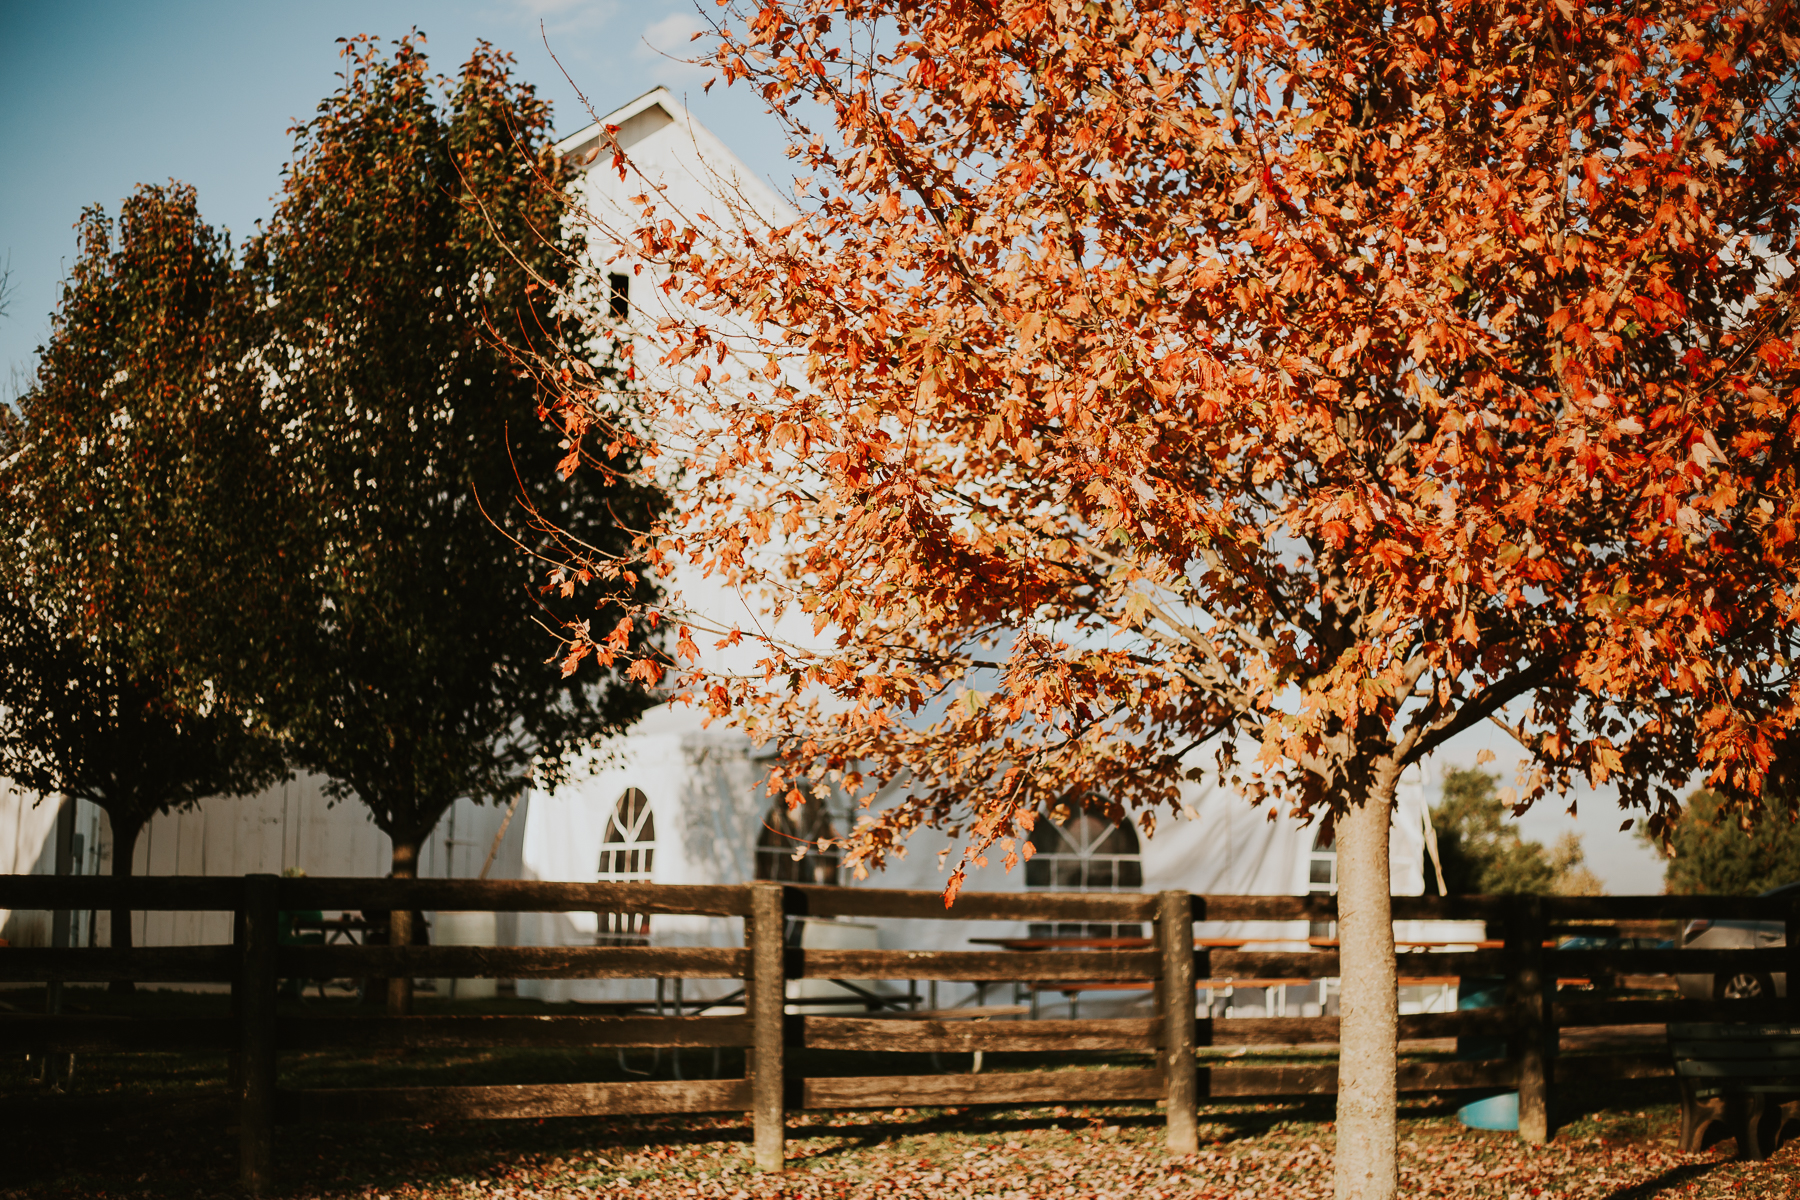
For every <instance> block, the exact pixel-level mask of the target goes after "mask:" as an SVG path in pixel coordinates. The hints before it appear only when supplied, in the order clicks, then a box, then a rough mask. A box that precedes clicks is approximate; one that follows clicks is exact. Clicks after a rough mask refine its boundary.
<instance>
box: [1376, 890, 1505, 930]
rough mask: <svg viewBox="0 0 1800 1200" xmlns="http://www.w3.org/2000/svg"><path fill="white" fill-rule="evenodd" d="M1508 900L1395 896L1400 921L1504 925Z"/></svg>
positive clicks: (1482, 897)
mask: <svg viewBox="0 0 1800 1200" xmlns="http://www.w3.org/2000/svg"><path fill="white" fill-rule="evenodd" d="M1506 904H1507V897H1505V896H1395V897H1394V900H1393V905H1394V920H1396V921H1491V922H1496V923H1500V924H1504V923H1505V920H1506Z"/></svg>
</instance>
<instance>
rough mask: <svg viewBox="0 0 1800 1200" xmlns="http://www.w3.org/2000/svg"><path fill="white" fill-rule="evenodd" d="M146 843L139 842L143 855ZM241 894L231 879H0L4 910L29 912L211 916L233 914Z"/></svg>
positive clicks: (240, 882) (241, 885)
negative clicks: (109, 911)
mask: <svg viewBox="0 0 1800 1200" xmlns="http://www.w3.org/2000/svg"><path fill="white" fill-rule="evenodd" d="M146 840H147V839H140V840H139V842H138V848H139V850H142V849H143V847H144V845H145V841H146ZM243 893H244V881H243V880H242V879H240V878H237V877H235V876H229V875H226V876H220V875H162V876H156V875H148V876H142V877H131V878H114V877H113V876H111V875H0V908H8V909H23V910H26V911H28V912H54V911H55V910H57V909H84V910H85V909H101V910H107V909H114V908H124V909H131V910H132V911H134V912H210V911H218V910H231V909H235V908H236V907H237V906H238V902H239V900H240V899H241V898H242V897H243Z"/></svg>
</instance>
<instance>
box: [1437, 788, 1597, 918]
mask: <svg viewBox="0 0 1800 1200" xmlns="http://www.w3.org/2000/svg"><path fill="white" fill-rule="evenodd" d="M1499 783H1500V778H1499V776H1497V775H1493V774H1490V773H1489V772H1486V771H1483V770H1480V769H1479V768H1456V769H1453V770H1450V771H1447V772H1445V774H1444V780H1443V796H1442V798H1441V799H1440V800H1439V802H1438V803H1437V804H1435V805H1433V806H1432V809H1431V822H1432V826H1433V828H1434V829H1435V830H1436V835H1437V853H1438V861H1439V862H1440V863H1441V864H1442V867H1443V872H1444V888H1445V890H1444V893H1443V894H1445V895H1451V896H1516V895H1538V896H1545V895H1563V896H1594V895H1599V894H1600V893H1601V890H1602V889H1601V885H1600V880H1599V878H1598V877H1597V876H1595V874H1594V873H1593V872H1592V871H1591V870H1589V869H1588V867H1587V856H1586V854H1585V852H1584V851H1583V850H1582V848H1581V837H1580V835H1579V834H1576V833H1573V832H1570V833H1565V834H1563V835H1562V837H1561V838H1559V839H1558V840H1557V842H1556V845H1555V846H1554V847H1552V848H1551V849H1549V850H1546V849H1545V848H1544V846H1543V844H1542V843H1540V842H1534V841H1531V840H1530V839H1528V838H1526V837H1524V836H1523V835H1522V834H1520V832H1519V830H1518V827H1517V826H1516V825H1513V824H1512V823H1511V822H1509V821H1508V820H1507V819H1506V818H1507V816H1508V815H1509V814H1510V810H1509V809H1508V807H1507V805H1506V804H1505V802H1503V801H1502V800H1501V799H1500V796H1499ZM1427 885H1428V886H1427V890H1430V891H1435V890H1436V881H1435V880H1434V879H1430V878H1428V879H1427Z"/></svg>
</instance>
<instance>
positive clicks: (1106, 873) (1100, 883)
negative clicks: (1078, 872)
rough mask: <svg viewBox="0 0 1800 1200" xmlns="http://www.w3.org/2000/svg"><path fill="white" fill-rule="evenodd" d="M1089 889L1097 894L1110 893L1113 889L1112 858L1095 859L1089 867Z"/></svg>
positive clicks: (1089, 861)
mask: <svg viewBox="0 0 1800 1200" xmlns="http://www.w3.org/2000/svg"><path fill="white" fill-rule="evenodd" d="M1087 868H1088V870H1087V885H1088V888H1089V889H1090V890H1092V891H1096V892H1110V891H1112V889H1113V860H1112V859H1110V858H1094V859H1089V860H1088V865H1087Z"/></svg>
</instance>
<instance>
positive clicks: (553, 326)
mask: <svg viewBox="0 0 1800 1200" xmlns="http://www.w3.org/2000/svg"><path fill="white" fill-rule="evenodd" d="M420 40H422V39H407V40H403V41H401V42H398V43H396V44H395V46H394V48H393V52H392V53H391V55H384V54H383V53H382V52H381V51H380V50H379V48H377V47H376V46H375V45H374V44H372V43H370V42H368V41H363V40H358V41H353V42H351V43H349V44H348V45H347V46H346V48H345V54H344V66H345V72H344V76H343V78H344V82H343V85H342V86H341V87H340V88H339V90H338V91H337V92H335V93H334V94H332V95H331V96H330V97H328V98H327V99H326V100H325V101H324V102H323V103H322V104H321V105H320V107H319V111H318V115H317V116H316V117H314V119H313V120H312V121H311V122H309V123H307V124H306V125H304V126H302V127H300V128H299V129H298V130H297V144H296V148H295V160H294V162H293V163H292V164H291V166H290V167H289V168H288V172H287V179H286V184H285V187H284V190H283V192H282V195H281V197H280V200H279V206H278V209H277V212H276V214H275V217H274V219H273V222H272V223H271V225H270V227H269V228H268V230H267V231H266V232H264V233H263V234H261V235H260V236H259V237H258V238H257V239H256V240H255V241H254V242H253V243H252V244H251V245H250V247H249V249H248V252H247V256H246V268H247V270H248V272H249V274H250V275H251V277H252V278H253V279H254V280H255V285H256V288H257V290H258V292H259V293H260V295H261V296H262V297H264V303H263V304H262V305H260V306H259V307H258V308H257V310H256V312H257V325H256V328H255V330H254V334H253V337H254V340H255V342H256V343H257V344H258V345H259V346H260V347H261V351H260V355H261V362H262V365H263V367H264V368H265V369H266V370H267V372H268V374H269V381H270V382H269V384H268V396H269V403H270V405H271V407H272V409H273V410H274V411H275V412H277V413H278V414H279V415H280V419H281V421H282V423H283V426H284V428H286V429H288V430H290V431H294V440H293V441H292V443H291V447H290V458H289V460H288V461H287V462H285V463H284V464H283V466H282V472H283V477H284V479H285V480H286V482H287V486H288V489H289V491H290V493H291V495H292V496H293V497H295V498H296V502H295V503H294V504H293V505H292V506H291V509H290V511H294V512H298V513H299V514H300V515H299V517H298V518H297V519H295V520H294V521H292V522H291V523H290V522H289V521H287V520H285V519H284V520H283V521H281V522H279V523H278V524H280V525H281V526H282V528H283V529H284V533H283V552H284V553H285V554H287V555H288V556H290V561H292V562H294V563H295V564H297V569H296V571H295V572H294V574H293V577H294V580H295V585H294V586H293V587H292V588H290V589H289V590H288V591H287V592H286V593H285V594H284V595H283V596H282V598H281V605H282V606H283V615H282V617H281V619H280V620H278V621H275V622H271V623H270V625H269V627H268V638H267V641H266V644H265V649H264V651H263V653H262V654H261V656H260V657H261V661H262V664H263V665H262V666H261V667H260V668H259V670H258V671H256V672H252V673H250V674H249V677H248V678H246V680H245V681H244V686H246V687H248V688H250V689H252V690H254V692H255V693H256V695H257V697H258V701H259V703H260V704H261V705H262V706H263V707H264V708H265V709H266V710H267V711H269V712H270V713H271V714H272V715H273V717H274V718H275V720H276V721H277V723H278V724H279V725H280V727H281V728H282V729H283V730H284V731H285V734H286V736H287V738H288V740H289V745H290V747H291V752H292V754H293V756H294V759H295V761H296V763H297V764H299V765H301V766H304V767H307V768H309V769H312V770H316V771H318V772H320V773H322V774H325V775H327V776H329V777H330V779H331V780H332V784H331V787H332V789H333V790H334V791H335V792H336V794H338V795H340V796H349V795H351V794H354V795H355V796H356V797H357V798H358V799H360V800H361V801H362V802H363V803H365V804H367V805H368V807H369V809H370V811H371V813H372V814H373V816H374V819H375V822H376V824H377V825H378V826H379V827H380V828H381V829H382V830H383V831H385V832H386V833H387V834H388V835H389V836H390V837H391V838H392V839H393V841H394V845H395V860H394V868H395V871H396V872H397V873H402V874H405V873H410V872H411V870H412V855H413V854H414V852H415V851H416V848H417V846H418V844H419V842H420V841H421V840H422V839H423V838H424V837H425V836H426V835H427V834H428V833H429V832H430V830H431V828H432V826H433V825H434V824H435V823H436V822H437V820H438V817H439V816H440V815H441V814H442V813H443V811H444V810H445V808H446V807H447V806H448V805H449V804H450V803H451V802H452V801H454V800H455V799H456V798H457V797H459V796H474V797H476V798H478V799H489V798H496V797H501V796H504V795H507V794H510V793H512V792H515V791H516V790H517V789H518V788H520V787H521V786H523V785H524V783H525V782H526V781H527V779H536V780H538V781H539V782H553V781H554V779H555V778H556V777H557V775H558V773H559V772H560V771H561V769H562V765H561V764H562V761H563V759H564V758H565V756H566V755H568V754H569V753H570V752H571V751H573V750H575V749H576V748H578V747H579V746H580V745H582V744H583V743H585V742H587V741H589V740H591V739H593V738H595V737H598V736H601V735H605V734H609V733H614V732H617V731H619V730H621V729H622V728H624V727H625V726H626V725H627V724H628V723H629V722H630V721H632V720H633V719H635V718H636V717H637V716H638V714H639V713H640V712H641V711H642V710H643V709H644V708H645V707H647V706H648V705H649V704H650V703H651V702H652V700H651V698H650V697H649V696H648V695H647V694H646V693H645V692H644V691H643V690H642V689H641V688H640V687H639V686H638V685H637V684H636V683H635V682H633V681H630V680H627V679H624V678H621V677H620V676H619V675H618V674H613V673H602V672H601V670H600V668H598V667H591V668H590V671H589V672H577V673H575V674H573V675H571V676H569V677H567V678H565V677H563V676H562V674H561V673H560V672H559V670H558V668H557V667H556V666H555V665H552V664H549V663H547V662H546V659H547V658H548V657H549V656H550V653H551V651H552V650H553V648H554V643H553V641H552V640H551V639H550V638H548V637H547V636H546V633H545V627H546V626H549V627H551V628H560V626H561V622H562V621H563V620H564V619H565V618H566V617H569V616H572V615H573V613H572V612H565V611H563V610H562V609H561V607H559V606H560V605H561V604H562V603H563V601H562V600H561V599H560V597H558V596H554V595H546V594H545V593H544V592H543V591H542V588H541V583H542V579H543V563H542V562H541V561H537V560H534V553H533V552H534V551H541V550H542V548H543V544H542V543H541V542H540V541H538V540H536V539H538V537H539V535H538V534H537V533H535V532H534V530H536V529H537V528H538V527H539V526H540V525H541V524H544V523H547V524H549V525H553V526H554V527H556V528H559V529H562V530H566V531H568V532H569V533H570V534H571V535H572V536H575V537H578V538H581V539H582V540H584V541H586V542H589V543H590V544H591V545H593V546H594V547H596V548H597V549H598V550H599V552H600V553H601V554H603V555H609V556H612V557H613V558H614V559H616V560H624V561H629V560H630V558H631V555H632V553H633V543H632V531H634V530H641V529H645V528H647V527H648V526H649V523H650V521H651V519H652V516H653V513H654V511H655V509H656V506H657V504H658V503H659V500H658V494H657V493H656V492H654V491H653V490H652V489H650V488H648V487H645V486H640V485H638V484H635V483H632V482H631V481H630V480H629V478H628V475H629V473H630V472H631V471H632V470H633V469H634V468H635V463H633V462H630V461H625V460H616V461H613V462H611V463H610V464H607V466H609V467H610V468H611V469H610V470H597V471H584V472H581V473H578V474H576V475H574V476H572V477H570V478H568V479H564V478H562V477H561V476H559V474H558V473H557V470H556V464H557V462H558V460H559V459H560V458H561V456H562V453H563V452H562V450H561V449H559V446H558V441H559V435H558V434H557V433H556V432H554V431H553V430H552V429H551V428H550V427H549V426H548V425H547V424H546V423H545V421H544V415H543V413H542V411H541V409H540V407H539V396H538V389H537V385H536V383H535V381H533V380H532V379H530V378H529V377H525V376H522V375H521V374H520V373H519V372H517V371H516V370H515V369H514V368H513V366H512V365H511V363H510V361H509V359H508V358H507V357H505V356H503V355H502V354H500V353H498V352H497V351H496V350H495V349H494V342H495V341H496V340H498V339H500V338H505V339H510V340H512V341H514V342H523V343H525V344H528V345H531V346H533V347H536V348H539V349H542V350H544V351H546V352H548V353H552V354H558V355H562V356H575V357H580V356H584V355H585V354H587V353H588V343H587V339H586V338H585V337H584V335H583V333H582V331H581V329H580V328H579V327H578V326H577V325H576V324H575V322H574V321H573V319H572V318H571V317H570V316H569V315H567V314H566V313H564V312H563V311H561V310H560V309H558V308H556V307H555V306H554V305H553V303H552V299H553V296H554V294H555V291H556V289H558V288H561V287H564V286H565V285H567V284H568V283H569V281H570V276H571V273H572V271H573V269H574V266H575V263H576V262H577V261H578V258H579V255H580V254H581V253H582V247H581V246H580V244H579V243H578V242H576V241H573V240H571V238H570V236H569V235H567V234H565V233H563V232H561V231H562V230H563V229H564V221H563V217H564V214H565V212H566V206H567V203H568V199H567V193H566V191H565V186H566V184H567V182H568V171H569V168H568V167H567V166H565V165H564V164H562V163H561V162H560V161H559V160H557V159H556V158H555V157H554V156H553V155H552V154H551V153H550V152H549V144H550V143H549V116H550V114H549V108H548V106H547V105H546V104H544V103H543V102H542V101H540V100H539V99H537V98H536V96H535V95H534V94H533V92H532V90H531V89H530V88H529V87H527V86H524V85H520V84H517V83H515V82H514V81H513V80H512V79H511V77H510V74H509V69H510V68H509V63H510V60H509V58H508V57H507V56H505V55H502V54H500V53H498V52H496V51H495V50H493V49H492V48H491V47H488V46H486V45H482V46H480V47H478V48H477V49H476V51H475V53H474V54H473V55H472V56H471V57H470V59H469V60H468V62H467V63H466V64H465V65H464V67H463V69H462V72H461V74H460V76H459V77H458V78H457V79H455V80H444V79H434V78H433V77H431V76H430V75H429V73H428V68H427V63H426V59H425V55H424V53H423V51H422V50H421V48H420V46H419V45H418V42H419V41H420ZM496 523H498V524H499V525H500V526H502V527H503V528H504V530H505V532H502V529H501V528H496ZM654 594H655V593H654V591H653V589H652V587H651V585H650V584H649V583H648V582H647V581H645V580H644V579H643V578H642V576H641V574H639V573H635V572H627V573H625V574H624V575H623V576H622V583H621V587H620V589H619V592H618V594H617V596H616V599H617V600H618V601H620V604H615V605H612V606H610V607H603V608H602V610H601V612H600V620H601V621H603V622H605V623H606V625H607V627H608V628H611V627H613V626H615V625H617V624H618V622H619V621H620V619H621V618H622V617H623V616H624V615H625V613H626V611H627V607H628V606H630V605H634V604H638V603H642V602H644V601H647V600H649V599H651V598H653V596H654ZM622 636H623V635H622ZM645 638H646V634H645V632H644V631H642V630H638V629H631V630H630V632H629V640H630V642H631V643H632V644H633V645H634V646H638V647H642V646H643V645H644V643H645Z"/></svg>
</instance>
